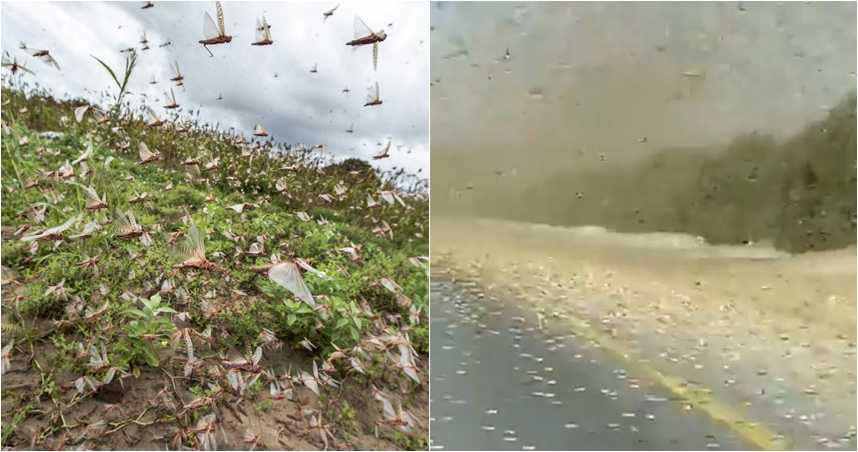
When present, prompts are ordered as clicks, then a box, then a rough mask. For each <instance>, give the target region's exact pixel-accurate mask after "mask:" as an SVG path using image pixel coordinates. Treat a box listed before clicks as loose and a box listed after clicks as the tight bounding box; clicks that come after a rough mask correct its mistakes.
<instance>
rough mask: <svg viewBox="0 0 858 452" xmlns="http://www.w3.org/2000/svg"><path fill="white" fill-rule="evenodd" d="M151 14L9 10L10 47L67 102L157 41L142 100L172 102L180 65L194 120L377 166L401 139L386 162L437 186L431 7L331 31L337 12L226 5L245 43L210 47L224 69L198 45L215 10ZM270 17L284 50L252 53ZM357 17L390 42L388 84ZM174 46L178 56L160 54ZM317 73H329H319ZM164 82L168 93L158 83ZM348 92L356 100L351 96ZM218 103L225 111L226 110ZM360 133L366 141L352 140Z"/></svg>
mask: <svg viewBox="0 0 858 452" xmlns="http://www.w3.org/2000/svg"><path fill="white" fill-rule="evenodd" d="M141 5H142V2H130V3H119V2H105V3H78V2H74V3H35V2H3V3H2V9H0V13H2V48H3V50H7V51H9V52H10V53H11V54H12V55H14V56H15V57H17V58H18V60H19V62H26V63H28V64H27V66H28V67H29V68H30V69H32V70H34V71H35V72H36V77H35V78H36V79H37V81H38V82H39V83H40V84H41V85H43V86H45V87H48V88H51V89H52V90H53V92H54V93H55V94H57V95H60V96H62V95H63V94H64V93H66V92H68V93H69V95H71V96H84V97H90V98H92V95H89V94H87V93H86V92H85V90H86V89H89V90H93V91H100V90H103V89H105V88H110V87H111V85H112V83H113V82H112V81H111V80H110V78H109V76H108V75H107V73H106V72H105V71H104V70H103V69H102V68H101V67H100V66H99V65H98V64H97V63H96V62H95V60H93V59H92V58H91V57H90V56H89V55H95V56H98V57H99V58H101V59H103V60H105V61H107V62H108V64H110V65H111V66H114V67H117V66H121V65H122V64H123V60H124V54H121V53H120V52H119V51H120V50H121V49H123V48H127V47H132V46H134V47H137V48H138V49H140V47H141V44H139V41H140V37H141V34H142V32H143V31H144V30H145V31H146V35H147V37H148V40H149V47H150V50H147V51H139V55H140V60H139V64H138V69H137V71H136V72H135V74H134V76H133V77H132V82H131V87H130V90H131V91H132V92H134V93H141V92H142V93H147V94H148V95H149V96H150V97H149V98H150V99H154V98H157V97H161V98H162V97H163V93H164V91H165V90H168V89H169V87H170V86H171V83H170V82H169V80H168V79H169V78H170V77H171V76H172V72H171V68H170V65H171V64H172V63H173V62H174V61H176V60H178V62H179V67H180V68H181V70H182V73H183V74H184V76H185V88H184V89H182V88H173V89H174V91H175V94H176V100H177V101H178V103H179V105H181V106H182V107H183V109H197V108H201V109H202V111H201V113H200V117H201V119H203V120H204V121H210V122H214V121H220V124H221V125H222V126H225V127H230V126H232V127H236V128H237V129H239V130H241V131H244V132H245V133H246V134H248V135H249V134H250V133H251V131H252V129H253V126H254V124H255V123H257V122H260V123H261V124H262V125H263V126H264V127H265V128H266V129H268V130H269V132H271V133H272V135H273V136H274V138H275V139H276V140H277V141H283V142H287V143H306V144H311V145H313V144H325V145H327V148H328V152H329V153H331V154H333V155H335V156H342V157H353V156H354V157H359V158H364V159H369V158H370V157H371V156H372V155H373V154H375V153H376V152H377V151H378V150H379V149H380V148H381V146H379V145H378V144H377V143H379V142H383V143H384V144H386V142H387V139H388V138H390V139H391V140H392V143H393V144H392V146H391V158H390V159H386V160H381V161H375V162H374V163H375V164H377V165H378V166H380V167H382V168H390V167H392V166H399V167H404V168H406V169H407V170H409V171H411V172H416V171H417V170H420V169H422V171H423V172H422V173H421V174H422V175H424V176H428V169H429V168H428V166H429V123H428V122H429V68H428V64H429V41H428V39H429V30H428V20H429V4H428V3H426V2H411V3H399V2H371V3H370V2H367V3H346V2H343V4H342V5H341V6H340V7H339V9H337V10H336V12H335V13H334V15H333V17H330V18H329V19H328V20H327V21H326V22H323V21H322V12H323V11H325V10H328V9H330V8H332V7H334V6H335V5H336V3H328V2H318V3H309V2H302V3H285V2H284V3H279V2H271V3H262V2H241V3H233V2H224V3H223V5H224V15H225V19H226V20H225V28H226V32H227V34H229V35H232V36H233V40H232V42H231V43H229V44H225V45H217V46H210V49H211V51H212V53H214V55H215V56H214V57H213V58H210V57H209V55H208V53H207V52H206V51H205V50H204V49H203V47H202V45H200V44H198V43H197V41H199V40H200V39H202V17H203V12H204V11H208V12H209V14H210V15H211V16H212V17H214V18H216V14H215V5H214V2H200V3H189V2H155V7H153V8H149V9H145V10H144V9H140V6H141ZM263 14H264V15H265V17H266V19H267V21H268V22H269V23H270V24H271V33H272V38H273V40H274V45H272V46H266V47H257V46H251V45H250V43H251V42H252V41H253V40H254V38H255V24H256V19H257V18H258V17H259V16H261V15H263ZM355 15H358V16H360V17H361V18H362V19H363V20H364V21H365V22H366V23H367V24H368V25H369V26H370V27H372V29H373V30H379V29H384V30H385V32H386V33H387V35H388V38H387V40H385V41H384V42H382V43H381V45H380V51H379V63H378V72H377V73H376V72H373V68H372V50H371V48H370V47H362V48H359V49H357V50H354V51H353V50H352V49H351V48H350V47H348V46H346V45H345V43H346V42H347V41H349V40H351V39H352V37H353V34H354V31H353V30H354V27H353V22H354V16H355ZM19 41H24V42H26V43H27V45H28V46H30V47H33V48H38V49H50V51H51V54H52V55H54V56H55V58H56V59H57V61H58V62H59V64H60V65H61V67H62V71H56V70H55V69H53V68H50V67H49V66H47V65H45V64H43V63H41V62H39V61H37V60H35V59H33V58H32V57H29V56H27V55H26V54H25V53H24V52H23V51H21V50H19V49H18V43H19ZM166 41H172V45H170V46H168V47H164V48H159V47H158V45H159V44H161V43H164V42H166ZM314 64H317V65H318V73H316V74H311V73H310V69H311V68H312V67H313V65H314ZM275 74H277V77H275ZM153 76H154V77H155V79H156V80H157V81H158V84H157V85H150V84H149V81H151V80H152V77H153ZM375 81H378V82H379V85H380V91H381V98H382V100H383V102H384V103H383V104H382V105H381V106H376V107H363V104H364V103H365V97H366V93H367V87H368V86H369V85H370V84H372V83H373V82H375ZM112 88H114V89H115V87H112ZM344 88H349V89H350V90H351V92H350V93H348V94H346V93H343V92H342V90H343V89H344ZM218 93H221V94H222V95H223V100H222V101H217V100H216V98H217V96H218ZM132 99H139V97H138V96H132ZM163 104H164V103H163V102H160V103H157V105H163ZM155 110H156V111H157V112H159V113H163V112H164V111H165V110H163V109H162V108H160V107H158V108H155ZM351 124H354V134H349V133H346V132H345V131H346V129H348V128H349V126H350V125H351ZM400 146H401V147H400ZM408 149H411V150H412V151H411V153H408Z"/></svg>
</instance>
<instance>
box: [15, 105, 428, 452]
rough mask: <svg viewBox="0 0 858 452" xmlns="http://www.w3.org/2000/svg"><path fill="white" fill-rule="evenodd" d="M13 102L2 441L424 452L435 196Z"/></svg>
mask: <svg viewBox="0 0 858 452" xmlns="http://www.w3.org/2000/svg"><path fill="white" fill-rule="evenodd" d="M2 97H3V99H2V120H3V132H2V170H3V179H2V203H3V208H2V222H3V223H2V231H3V242H2V264H3V291H2V309H3V325H2V339H3V345H4V347H3V373H4V375H3V387H2V400H3V404H2V419H3V432H2V443H3V446H4V447H13V448H38V449H48V448H51V449H55V448H99V449H165V448H180V447H183V448H219V449H230V448H234V449H251V448H259V449H316V448H318V449H322V448H330V449H421V448H425V447H426V437H427V434H426V433H427V424H428V423H427V419H428V409H427V407H428V387H429V386H428V323H427V318H428V317H427V315H428V293H427V280H428V263H427V262H426V259H428V257H426V256H428V207H429V206H428V200H427V198H426V196H425V195H424V194H422V193H419V192H415V193H406V192H404V191H402V190H401V189H400V188H397V187H401V185H402V183H401V181H402V180H403V179H402V178H403V177H405V176H404V175H401V174H400V175H388V174H380V173H377V172H376V171H375V170H373V169H372V168H371V167H370V166H369V165H368V164H366V163H365V162H362V161H357V160H347V161H345V162H342V163H338V164H328V163H326V162H327V159H324V158H320V157H319V156H318V155H317V154H318V153H314V152H308V151H304V152H280V153H279V155H278V156H276V157H272V156H270V155H269V153H270V151H271V150H272V149H277V147H274V146H272V145H271V144H265V145H251V144H250V143H241V142H240V140H238V139H236V137H234V136H231V135H229V134H227V133H225V132H222V131H219V130H217V129H214V128H213V127H211V126H210V125H207V124H191V123H182V124H179V123H174V122H170V121H167V122H166V123H165V124H164V125H161V126H159V127H148V126H147V125H146V124H145V123H144V122H143V121H142V120H140V119H139V118H137V117H136V116H134V115H132V114H131V113H129V112H125V113H122V114H105V113H99V111H98V109H97V108H96V107H92V108H89V109H88V110H87V111H86V112H85V113H84V114H83V117H82V120H81V121H79V122H78V121H77V120H76V117H75V116H76V115H75V111H74V109H75V108H76V107H79V106H82V105H84V103H83V102H82V101H58V100H56V99H54V98H52V97H50V96H48V95H47V94H46V93H43V92H36V91H30V92H27V93H26V94H25V93H24V92H22V91H19V90H10V89H7V88H4V89H3V92H2ZM79 112H80V111H78V113H79ZM54 132H56V133H54ZM140 143H145V145H146V146H147V147H148V149H149V150H151V151H152V152H153V153H160V155H161V157H162V158H161V160H157V161H153V162H150V163H145V164H141V163H140V162H139V160H140V159H139V156H138V149H139V146H140ZM88 188H91V189H93V190H94V191H95V193H96V195H97V197H99V198H101V199H100V201H102V202H103V204H106V206H103V207H104V208H98V207H99V206H98V205H97V204H99V203H95V202H94V198H93V197H90V195H88V194H87V190H88ZM368 198H371V199H372V201H374V203H369V202H368V201H369V199H368ZM369 204H375V205H374V206H370V205H369ZM87 207H90V209H87ZM75 220H76V221H75ZM69 222H70V224H69ZM134 223H137V225H135V224H134ZM63 224H67V225H69V227H68V228H67V229H65V230H64V231H60V232H57V231H51V230H48V229H49V228H53V227H55V226H58V225H63ZM138 225H139V226H138ZM45 230H47V231H45ZM40 232H42V233H41V234H39V233H40ZM51 232H56V233H54V234H50V233H51ZM34 237H35V238H34ZM195 251H196V253H195ZM199 254H202V255H203V257H202V262H203V263H204V264H203V265H199V266H197V267H195V266H194V265H193V264H195V263H199V262H200V261H199V260H197V261H194V258H198V257H199ZM275 260H282V261H286V262H293V263H294V264H292V266H291V267H287V268H299V267H302V268H304V269H305V270H307V271H305V272H303V271H302V272H303V280H304V281H305V283H306V286H307V288H308V289H309V292H310V293H311V294H312V298H313V299H314V300H313V304H315V308H313V307H311V306H310V305H309V304H310V303H308V302H307V301H306V300H305V301H302V299H303V298H304V297H301V299H299V297H297V296H296V295H294V294H295V293H300V290H298V291H292V292H290V290H287V289H286V288H285V287H283V286H281V285H279V284H277V283H275V282H274V281H273V280H271V279H269V277H268V276H267V271H266V270H267V269H268V267H270V266H271V264H272V263H273V261H275ZM400 404H401V405H400Z"/></svg>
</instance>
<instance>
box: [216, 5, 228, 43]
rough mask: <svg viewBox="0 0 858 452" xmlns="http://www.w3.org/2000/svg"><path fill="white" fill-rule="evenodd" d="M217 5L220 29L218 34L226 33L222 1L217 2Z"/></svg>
mask: <svg viewBox="0 0 858 452" xmlns="http://www.w3.org/2000/svg"><path fill="white" fill-rule="evenodd" d="M215 7H216V8H217V28H218V31H220V34H218V36H224V35H226V29H225V28H224V26H223V6H221V4H220V2H215Z"/></svg>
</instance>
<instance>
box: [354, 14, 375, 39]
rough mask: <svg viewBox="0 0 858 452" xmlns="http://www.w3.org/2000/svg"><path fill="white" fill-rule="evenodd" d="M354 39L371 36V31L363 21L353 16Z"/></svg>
mask: <svg viewBox="0 0 858 452" xmlns="http://www.w3.org/2000/svg"><path fill="white" fill-rule="evenodd" d="M354 28H355V36H354V38H355V39H360V38H365V37H367V36H369V35H371V34H372V29H370V28H369V25H367V24H366V22H364V21H363V19H361V18H360V17H358V16H355V26H354Z"/></svg>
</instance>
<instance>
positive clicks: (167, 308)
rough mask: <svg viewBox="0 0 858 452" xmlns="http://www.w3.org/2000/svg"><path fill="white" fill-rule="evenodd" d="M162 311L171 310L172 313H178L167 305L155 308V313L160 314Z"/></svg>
mask: <svg viewBox="0 0 858 452" xmlns="http://www.w3.org/2000/svg"><path fill="white" fill-rule="evenodd" d="M162 312H169V313H171V314H176V310H175V309H173V308H170V307H167V306H161V307H160V308H158V309H156V310H155V315H158V314H160V313H162Z"/></svg>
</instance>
